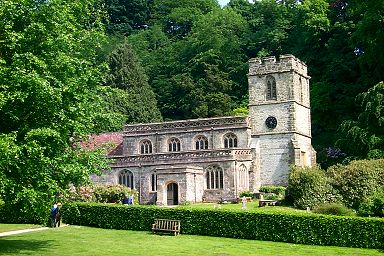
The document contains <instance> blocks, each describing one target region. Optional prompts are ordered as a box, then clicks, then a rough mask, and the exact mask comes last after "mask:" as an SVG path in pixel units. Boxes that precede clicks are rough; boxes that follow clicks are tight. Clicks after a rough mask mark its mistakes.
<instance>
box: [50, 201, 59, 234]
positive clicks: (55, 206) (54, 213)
mask: <svg viewBox="0 0 384 256" xmlns="http://www.w3.org/2000/svg"><path fill="white" fill-rule="evenodd" d="M58 212H59V209H58V207H57V204H54V205H53V207H52V208H51V219H52V227H53V228H55V227H56V215H57V213H58Z"/></svg>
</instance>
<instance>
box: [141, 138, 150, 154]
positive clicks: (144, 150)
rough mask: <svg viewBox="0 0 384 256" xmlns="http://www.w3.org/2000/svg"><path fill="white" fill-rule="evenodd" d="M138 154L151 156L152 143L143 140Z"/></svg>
mask: <svg viewBox="0 0 384 256" xmlns="http://www.w3.org/2000/svg"><path fill="white" fill-rule="evenodd" d="M140 153H141V154H152V143H151V141H149V140H143V141H142V142H140Z"/></svg>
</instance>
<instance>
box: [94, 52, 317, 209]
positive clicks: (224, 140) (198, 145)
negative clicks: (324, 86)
mask: <svg viewBox="0 0 384 256" xmlns="http://www.w3.org/2000/svg"><path fill="white" fill-rule="evenodd" d="M309 79H310V77H309V76H308V75H307V66H306V65H305V64H304V63H303V62H302V61H300V60H299V59H297V58H295V57H294V56H292V55H283V56H280V58H279V59H278V60H276V58H275V57H268V58H263V59H251V60H250V61H249V73H248V84H249V116H241V117H240V116H230V117H218V118H201V119H192V120H183V121H172V122H162V123H148V124H135V125H126V126H125V128H124V131H123V142H122V145H121V147H122V148H121V150H120V153H119V154H114V155H113V156H110V157H111V158H113V164H112V171H108V172H105V173H104V174H103V175H102V176H100V177H99V176H93V177H92V179H93V181H94V182H95V183H99V182H102V183H113V184H123V185H126V186H128V187H131V188H133V189H136V190H137V191H138V193H139V198H138V199H139V202H140V204H158V205H177V204H180V203H183V202H192V203H193V202H202V201H218V200H220V199H221V198H234V197H238V196H239V194H240V192H242V191H251V192H257V191H258V189H259V187H260V186H261V185H272V184H273V185H286V184H287V180H288V172H289V166H290V165H292V164H294V165H300V166H311V165H313V164H314V163H315V161H316V153H315V151H314V149H313V148H312V145H311V111H310V110H311V109H310V101H309Z"/></svg>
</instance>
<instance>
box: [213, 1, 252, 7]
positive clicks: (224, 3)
mask: <svg viewBox="0 0 384 256" xmlns="http://www.w3.org/2000/svg"><path fill="white" fill-rule="evenodd" d="M249 2H250V3H253V0H249ZM227 3H229V0H219V4H220V5H221V6H222V7H223V6H224V5H226V4H227Z"/></svg>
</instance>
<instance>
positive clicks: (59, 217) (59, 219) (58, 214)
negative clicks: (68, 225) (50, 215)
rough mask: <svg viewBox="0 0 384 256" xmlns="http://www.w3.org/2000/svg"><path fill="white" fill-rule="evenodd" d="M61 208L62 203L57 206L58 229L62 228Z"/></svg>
mask: <svg viewBox="0 0 384 256" xmlns="http://www.w3.org/2000/svg"><path fill="white" fill-rule="evenodd" d="M60 208H61V203H58V204H57V212H56V225H57V227H60V223H61V212H60V210H61V209H60Z"/></svg>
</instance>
